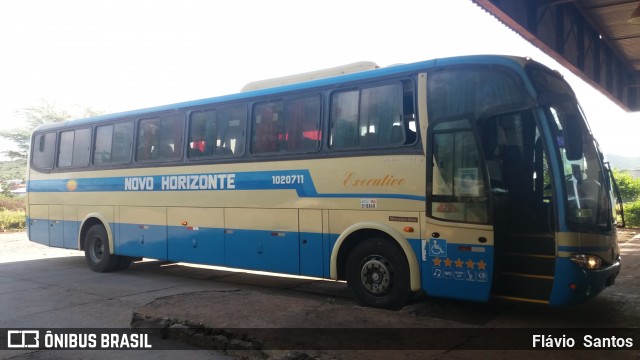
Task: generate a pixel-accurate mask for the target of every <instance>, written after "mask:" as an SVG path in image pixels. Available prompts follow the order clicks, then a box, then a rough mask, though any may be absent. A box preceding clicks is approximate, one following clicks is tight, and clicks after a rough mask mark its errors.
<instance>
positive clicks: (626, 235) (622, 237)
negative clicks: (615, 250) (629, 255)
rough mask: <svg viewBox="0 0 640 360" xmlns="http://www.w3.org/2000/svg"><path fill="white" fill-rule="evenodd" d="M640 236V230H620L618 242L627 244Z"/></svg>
mask: <svg viewBox="0 0 640 360" xmlns="http://www.w3.org/2000/svg"><path fill="white" fill-rule="evenodd" d="M636 235H640V228H618V242H620V243H625V242H627V241H629V240H631V239H633V237H634V236H636Z"/></svg>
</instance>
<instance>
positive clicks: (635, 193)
mask: <svg viewBox="0 0 640 360" xmlns="http://www.w3.org/2000/svg"><path fill="white" fill-rule="evenodd" d="M613 177H614V178H615V179H616V183H618V189H620V197H622V201H623V202H625V203H629V202H633V201H636V200H638V199H639V198H640V179H634V178H633V176H631V174H629V173H628V172H626V171H622V170H618V169H613Z"/></svg>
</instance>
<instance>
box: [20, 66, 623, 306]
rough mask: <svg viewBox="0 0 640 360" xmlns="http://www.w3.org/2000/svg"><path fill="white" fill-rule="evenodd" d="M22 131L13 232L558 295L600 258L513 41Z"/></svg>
mask: <svg viewBox="0 0 640 360" xmlns="http://www.w3.org/2000/svg"><path fill="white" fill-rule="evenodd" d="M249 89H251V90H248V91H244V92H240V93H238V94H233V95H228V96H221V97H215V98H210V99H204V100H197V101H191V102H184V103H178V104H172V105H166V106H159V107H154V108H149V109H143V110H136V111H130V112H125V113H118V114H112V115H104V116H99V117H95V118H88V119H80V120H74V121H68V122H64V123H51V124H45V125H42V126H40V127H39V128H37V129H36V130H35V131H34V132H33V136H32V141H31V154H30V160H29V169H28V195H27V199H28V208H27V209H28V210H27V216H28V221H27V223H28V234H29V238H30V239H31V241H35V242H38V243H42V244H45V245H49V246H54V247H62V248H70V249H78V250H83V251H84V252H85V257H86V261H87V263H88V265H89V267H90V268H91V269H92V270H94V271H99V272H107V271H115V270H123V269H126V268H127V267H128V266H129V264H130V263H131V261H132V259H138V258H142V257H144V258H152V259H160V260H167V261H174V262H189V263H199V264H210V265H218V266H225V267H231V268H243V269H254V270H262V271H267V272H276V273H286V274H296V275H306V276H312V277H318V278H327V279H334V280H344V281H346V282H347V283H348V286H349V287H350V288H351V289H352V290H353V292H354V294H355V296H356V298H357V300H358V302H359V303H360V304H362V305H365V306H374V307H381V308H392V309H397V308H400V307H402V306H403V305H404V304H405V303H406V302H407V300H408V299H409V298H410V297H411V296H412V294H415V293H418V292H423V293H426V294H427V295H429V296H436V297H445V298H455V299H464V300H472V301H481V302H484V301H489V300H490V299H503V300H512V301H525V302H532V303H539V304H548V305H549V306H563V305H568V304H574V303H578V302H581V301H584V300H586V299H589V298H591V297H593V296H595V295H596V294H598V293H599V292H600V291H602V290H603V289H604V288H605V287H607V286H609V285H611V284H613V283H614V280H615V278H616V276H617V275H618V273H619V271H620V254H619V250H618V244H617V238H616V226H615V216H614V215H615V214H614V209H613V208H614V205H613V204H614V201H613V198H612V196H611V184H610V178H609V173H608V170H607V168H606V167H605V165H604V163H603V160H602V159H603V157H602V154H601V153H600V151H599V149H598V147H597V144H596V142H595V140H594V137H593V135H592V133H591V131H590V129H589V127H588V125H587V123H586V121H585V118H584V116H583V113H582V111H581V109H580V106H579V105H578V102H577V100H576V97H575V95H574V92H573V91H572V90H571V88H570V87H569V85H568V84H567V82H566V81H565V80H563V78H562V77H561V76H560V75H559V74H558V73H557V72H555V71H552V70H550V69H548V68H547V67H545V66H543V65H541V64H539V63H537V62H535V61H532V60H531V59H527V58H517V57H506V56H470V57H456V58H446V59H437V60H430V61H424V62H418V63H413V64H406V65H397V66H392V67H387V68H378V67H377V66H374V65H372V64H370V63H362V64H355V65H354V66H351V67H349V68H348V69H347V70H344V69H339V68H338V69H333V71H324V72H319V73H315V75H314V74H311V75H309V74H305V75H304V76H298V77H296V76H292V77H288V78H286V79H275V80H273V81H266V82H258V83H255V84H251V85H250V86H249Z"/></svg>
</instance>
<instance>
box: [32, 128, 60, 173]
mask: <svg viewBox="0 0 640 360" xmlns="http://www.w3.org/2000/svg"><path fill="white" fill-rule="evenodd" d="M32 147H33V160H32V162H33V166H34V167H35V168H38V169H51V168H53V160H54V155H55V148H56V133H54V132H50V133H46V134H38V135H36V136H35V137H34V141H33V146H32Z"/></svg>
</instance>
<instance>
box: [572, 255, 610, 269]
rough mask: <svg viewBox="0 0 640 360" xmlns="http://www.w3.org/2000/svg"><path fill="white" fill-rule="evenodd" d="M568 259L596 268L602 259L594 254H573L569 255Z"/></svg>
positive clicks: (589, 267) (580, 264) (583, 265)
mask: <svg viewBox="0 0 640 360" xmlns="http://www.w3.org/2000/svg"><path fill="white" fill-rule="evenodd" d="M569 259H571V261H573V262H574V263H576V264H578V265H579V266H582V267H583V268H587V269H598V268H600V266H601V265H602V259H601V258H599V257H597V256H595V255H585V254H575V255H571V256H570V257H569Z"/></svg>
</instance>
